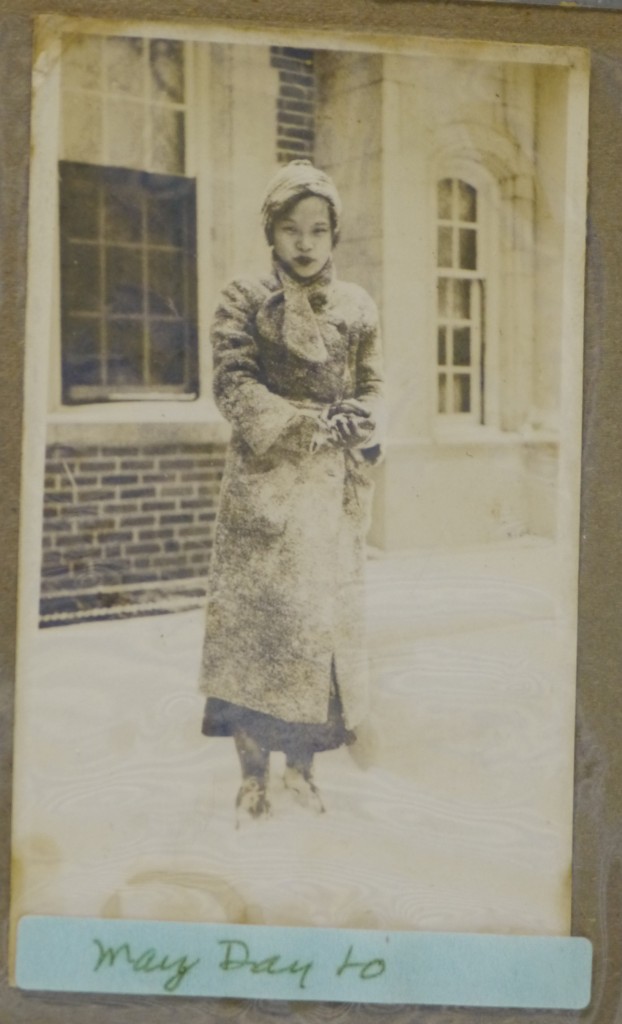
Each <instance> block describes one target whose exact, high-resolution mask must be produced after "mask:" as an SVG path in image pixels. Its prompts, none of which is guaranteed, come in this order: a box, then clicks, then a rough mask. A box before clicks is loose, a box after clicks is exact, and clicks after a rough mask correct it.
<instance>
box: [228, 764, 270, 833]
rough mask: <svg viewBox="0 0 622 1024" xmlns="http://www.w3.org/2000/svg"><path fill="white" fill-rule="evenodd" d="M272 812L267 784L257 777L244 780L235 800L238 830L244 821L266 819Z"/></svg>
mask: <svg viewBox="0 0 622 1024" xmlns="http://www.w3.org/2000/svg"><path fill="white" fill-rule="evenodd" d="M271 811H272V808H271V807H270V801H269V800H268V797H267V795H266V786H265V783H264V782H263V781H261V780H260V779H257V778H255V776H251V777H250V778H248V779H244V781H243V782H242V785H241V786H240V789H239V791H238V795H237V797H236V800H235V817H236V828H239V826H240V823H241V822H242V821H243V820H247V819H248V818H255V819H256V818H266V817H268V815H269V814H270V813H271Z"/></svg>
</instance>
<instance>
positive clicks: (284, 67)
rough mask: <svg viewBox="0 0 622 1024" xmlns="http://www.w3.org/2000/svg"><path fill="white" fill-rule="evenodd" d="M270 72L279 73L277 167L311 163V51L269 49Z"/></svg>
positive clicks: (312, 120)
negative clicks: (306, 160)
mask: <svg viewBox="0 0 622 1024" xmlns="http://www.w3.org/2000/svg"><path fill="white" fill-rule="evenodd" d="M270 62H271V64H272V67H273V68H277V70H278V72H279V97H278V100H277V140H276V148H277V158H278V160H279V162H280V163H287V162H288V161H289V160H296V159H298V158H301V157H308V158H309V159H313V150H314V146H315V71H314V64H313V50H297V49H292V48H290V47H280V46H273V47H272V49H271V54H270Z"/></svg>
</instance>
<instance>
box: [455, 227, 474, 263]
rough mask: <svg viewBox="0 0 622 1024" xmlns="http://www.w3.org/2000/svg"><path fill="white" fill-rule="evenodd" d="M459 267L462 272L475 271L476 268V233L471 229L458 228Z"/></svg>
mask: <svg viewBox="0 0 622 1024" xmlns="http://www.w3.org/2000/svg"><path fill="white" fill-rule="evenodd" d="M459 244H460V267H461V268H462V269H463V270H475V269H476V268H477V231H473V230H471V228H460V230H459Z"/></svg>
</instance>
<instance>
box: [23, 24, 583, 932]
mask: <svg viewBox="0 0 622 1024" xmlns="http://www.w3.org/2000/svg"><path fill="white" fill-rule="evenodd" d="M587 101H588V65H587V60H586V58H585V55H584V54H583V53H582V51H580V50H578V49H569V48H562V47H542V46H527V45H524V46H521V45H510V44H501V43H488V42H462V41H459V40H455V41H454V40H431V39H414V38H413V39H405V38H400V39H394V38H391V37H389V36H385V37H376V38H371V37H367V36H362V35H361V36H358V37H357V36H356V35H355V34H351V35H344V36H343V37H340V36H335V35H332V34H325V35H320V34H316V35H313V34H312V33H309V32H306V33H305V32H302V31H301V32H299V33H298V32H292V33H289V34H288V35H284V34H283V33H282V32H276V31H275V32H273V33H271V32H269V31H268V30H253V31H250V30H244V31H243V30H237V31H235V30H233V29H231V28H229V29H225V28H223V27H222V26H220V27H215V26H209V25H205V26H197V25H195V26H193V27H192V28H189V27H187V26H184V25H175V24H172V23H171V24H166V25H163V24H160V25H154V24H147V23H137V24H136V25H134V26H130V25H128V23H127V22H124V23H123V24H122V25H120V24H119V25H117V24H115V23H113V22H110V23H105V22H95V21H79V20H74V21H72V20H71V19H58V18H43V19H40V20H39V23H38V33H37V44H36V49H35V53H34V73H33V114H32V124H33V129H32V131H33V134H32V153H33V156H32V176H31V193H30V234H29V261H30V262H29V281H28V288H29V292H28V322H27V340H26V363H27V365H26V395H25V403H26V405H25V432H24V464H23V479H24V484H23V505H22V507H23V513H22V535H21V570H20V574H21V592H20V625H19V637H18V640H19V665H18V681H17V698H16V727H15V746H16V755H15V768H14V812H13V813H14V823H13V857H14V865H15V867H14V871H13V875H12V893H11V899H12V919H13V924H14V925H15V924H16V923H17V922H18V921H19V919H20V918H21V917H22V916H24V915H26V914H53V915H67V916H89V917H105V918H128V919H130V918H143V919H144V918H147V919H154V920H164V921H188V922H195V921H200V922H213V923H220V922H230V923H241V924H267V925H295V926H324V927H334V928H372V929H373V928H378V929H396V930H418V931H446V932H454V931H460V932H489V933H502V934H526V935H567V934H569V930H570V911H571V898H572V892H571V883H570V878H571V874H570V872H571V855H572V813H573V760H574V734H575V649H576V605H577V574H578V548H579V495H580V449H581V434H580V431H581V392H582V378H581V365H582V347H583V331H582V323H583V319H582V315H583V274H584V244H585V201H586V163H587Z"/></svg>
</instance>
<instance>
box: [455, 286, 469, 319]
mask: <svg viewBox="0 0 622 1024" xmlns="http://www.w3.org/2000/svg"><path fill="white" fill-rule="evenodd" d="M452 310H453V315H454V316H455V317H456V319H457V320H469V319H470V317H471V282H470V281H458V280H457V281H454V282H453V305H452Z"/></svg>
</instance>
